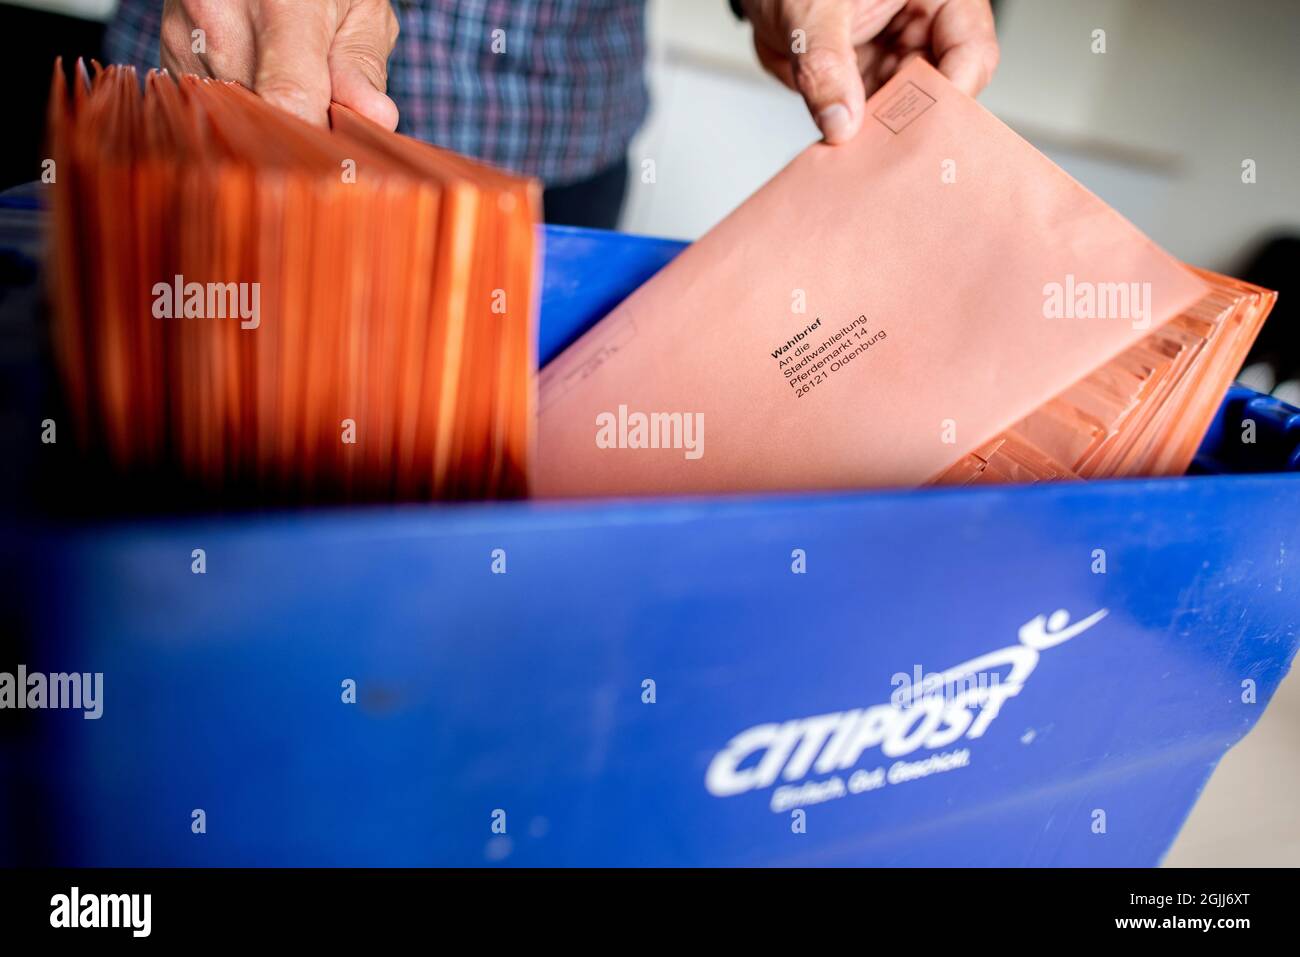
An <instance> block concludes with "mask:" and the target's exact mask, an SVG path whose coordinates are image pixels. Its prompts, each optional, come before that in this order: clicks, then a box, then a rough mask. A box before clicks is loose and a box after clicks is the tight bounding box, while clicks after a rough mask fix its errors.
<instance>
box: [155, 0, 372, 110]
mask: <svg viewBox="0 0 1300 957" xmlns="http://www.w3.org/2000/svg"><path fill="white" fill-rule="evenodd" d="M195 30H202V31H203V34H202V37H201V41H202V42H201V43H196V41H195V38H194V31H195ZM396 42H397V17H396V15H395V14H394V13H393V8H392V6H391V5H390V4H389V2H388V0H167V2H166V5H165V6H164V8H163V21H162V44H161V49H162V65H163V67H164V69H166V70H167V71H168V72H170V73H172V74H173V75H180V74H182V73H197V74H199V75H200V76H211V77H215V78H217V79H220V80H235V81H237V82H239V83H242V84H243V85H244V86H247V87H248V88H249V89H251V90H254V91H255V92H257V93H258V94H260V95H261V96H262V97H263V98H264V99H266V100H267V101H268V102H270V103H273V104H275V105H276V106H278V107H280V108H281V109H285V110H288V111H289V112H290V113H294V114H296V115H297V116H300V117H302V118H303V119H304V120H306V121H307V122H309V123H315V124H317V125H322V126H323V125H324V124H325V123H326V122H327V117H328V111H329V105H330V100H331V99H333V100H337V101H338V102H340V103H342V104H343V105H344V106H347V107H351V108H352V109H354V110H356V111H357V112H358V113H360V114H361V115H362V116H366V117H369V118H370V119H372V120H374V121H375V122H376V123H379V124H380V125H381V126H384V127H387V128H388V129H390V130H393V129H396V128H397V104H395V103H394V102H393V101H392V100H390V99H389V98H388V97H387V96H386V95H385V90H386V89H387V87H388V55H389V54H390V53H392V52H393V44H394V43H396ZM196 47H200V48H201V49H200V50H199V51H198V52H196Z"/></svg>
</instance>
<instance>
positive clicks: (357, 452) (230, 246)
mask: <svg viewBox="0 0 1300 957" xmlns="http://www.w3.org/2000/svg"><path fill="white" fill-rule="evenodd" d="M331 124H332V129H331V130H326V129H316V128H313V127H311V126H309V125H307V124H305V123H302V122H300V121H298V120H296V119H295V118H293V117H291V116H289V115H288V114H285V113H282V112H280V111H278V110H276V109H273V108H272V107H270V106H268V105H267V104H265V103H263V102H262V101H261V100H259V99H258V98H257V97H255V96H254V95H253V94H252V93H250V92H248V91H247V90H245V89H243V88H242V87H239V86H237V85H234V84H226V83H219V82H215V81H210V80H201V79H198V78H196V77H190V76H187V77H183V78H181V80H180V82H179V83H177V82H176V81H174V80H173V79H172V78H170V77H169V76H167V75H165V74H163V73H159V72H151V73H150V74H149V75H148V76H147V77H146V78H145V82H144V87H143V91H141V88H140V85H139V82H138V79H137V76H136V74H135V72H134V71H133V70H132V69H130V68H124V67H108V68H107V69H101V68H100V67H99V66H98V65H96V66H95V68H94V71H93V76H91V75H89V74H88V73H87V71H86V70H85V69H84V67H82V65H81V64H78V67H77V70H76V72H75V74H74V78H73V82H72V90H71V96H69V91H68V89H67V81H66V79H65V76H64V72H63V70H62V68H61V66H60V67H56V70H55V77H54V88H53V96H52V100H51V112H50V123H49V129H50V137H51V147H52V154H53V159H54V161H55V165H54V170H55V177H54V198H53V236H52V256H51V275H52V285H51V293H52V298H53V300H54V316H53V321H52V332H53V342H54V350H55V354H56V357H57V360H58V364H59V368H60V371H61V377H62V381H63V383H64V386H65V389H64V392H65V395H66V397H67V403H68V405H69V407H70V412H71V415H72V418H73V420H74V423H75V426H76V433H77V437H78V439H79V441H80V444H81V446H82V447H83V448H84V449H85V450H86V451H87V452H88V453H89V454H90V458H91V460H101V461H103V462H104V463H105V464H106V465H107V467H108V468H110V469H111V470H112V471H114V472H115V473H117V474H119V475H139V476H149V477H154V478H157V477H163V478H165V479H172V480H175V482H176V483H180V484H187V485H190V486H193V487H195V488H199V489H203V490H211V491H213V492H215V493H220V494H223V495H226V494H234V493H235V492H236V491H238V490H243V491H245V492H246V493H247V495H248V497H249V498H252V499H254V500H259V501H261V500H267V499H272V500H275V499H288V500H302V501H315V500H323V499H328V500H355V499H369V500H375V499H428V498H482V497H498V496H519V495H523V494H525V493H526V491H527V477H528V472H529V468H530V460H531V458H532V445H533V436H532V433H533V425H534V421H535V413H536V410H535V404H534V399H533V396H534V390H535V383H534V377H535V363H536V359H535V351H534V350H535V347H534V341H535V336H534V319H535V303H534V301H533V300H534V285H533V277H534V260H535V258H536V256H537V250H536V249H535V242H536V240H535V235H536V223H537V221H538V219H539V215H538V214H539V211H540V190H539V187H538V185H537V184H536V183H535V182H533V181H530V180H526V179H522V178H518V177H513V176H508V175H506V174H503V173H499V172H497V171H494V170H491V169H489V168H487V167H484V166H482V165H479V164H477V163H473V162H471V161H469V160H466V159H464V158H462V157H459V156H455V155H453V154H450V153H447V152H444V151H441V150H437V149H434V148H433V147H430V146H426V145H424V144H421V143H418V142H416V141H414V140H410V139H407V138H405V137H401V136H398V135H396V134H393V133H389V132H387V131H385V130H383V129H381V128H379V127H377V126H375V125H374V124H372V123H370V122H369V121H367V120H365V119H362V118H361V117H359V116H357V115H355V114H353V113H350V112H349V111H347V110H346V109H345V108H343V107H340V106H337V105H336V106H335V107H334V108H333V110H332V115H331ZM163 484H166V483H163Z"/></svg>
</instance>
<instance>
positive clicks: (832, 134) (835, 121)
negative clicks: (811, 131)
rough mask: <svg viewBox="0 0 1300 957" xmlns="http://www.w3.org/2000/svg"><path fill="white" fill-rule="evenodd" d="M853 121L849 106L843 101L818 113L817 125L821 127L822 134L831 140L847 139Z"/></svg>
mask: <svg viewBox="0 0 1300 957" xmlns="http://www.w3.org/2000/svg"><path fill="white" fill-rule="evenodd" d="M852 122H853V117H852V116H851V115H850V113H849V108H848V107H847V106H845V105H844V104H843V103H835V104H833V105H831V106H828V107H826V109H824V110H822V111H821V112H820V113H818V114H817V125H818V126H819V127H821V131H822V136H824V137H825V138H826V139H827V140H828V141H830V142H839V141H840V140H844V139H847V138H848V135H849V127H850V126H851V125H852Z"/></svg>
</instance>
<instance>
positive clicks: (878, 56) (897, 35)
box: [741, 0, 998, 143]
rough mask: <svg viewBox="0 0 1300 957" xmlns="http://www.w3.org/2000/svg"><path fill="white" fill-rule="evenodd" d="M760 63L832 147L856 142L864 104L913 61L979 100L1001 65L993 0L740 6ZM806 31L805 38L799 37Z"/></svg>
mask: <svg viewBox="0 0 1300 957" xmlns="http://www.w3.org/2000/svg"><path fill="white" fill-rule="evenodd" d="M741 6H742V8H743V9H744V11H745V16H746V17H747V18H748V19H749V21H750V23H752V24H753V26H754V49H755V50H756V51H757V52H758V60H759V62H760V63H761V64H762V65H763V67H764V69H766V70H767V71H768V72H769V73H771V74H773V75H774V76H775V77H776V78H777V79H778V80H780V81H781V82H782V83H784V84H785V85H786V86H788V87H790V88H791V89H792V90H795V91H797V92H798V93H800V94H802V95H803V98H804V101H805V102H806V103H807V104H808V110H809V112H811V113H812V115H813V119H814V120H815V121H816V123H817V126H818V128H819V129H820V130H821V131H822V136H824V137H825V138H826V141H827V142H828V143H844V142H847V141H848V140H851V139H852V138H853V137H854V135H856V134H857V132H858V129H859V128H860V127H861V126H862V117H863V114H864V112H865V111H864V110H863V108H862V104H863V102H864V101H865V100H866V98H867V97H868V96H870V95H871V94H872V93H874V92H875V91H876V90H877V89H878V88H879V87H880V86H881V85H882V84H884V83H885V81H886V80H888V79H889V78H890V77H891V76H893V75H894V74H895V73H897V72H898V69H899V67H900V66H902V65H903V63H905V62H906V61H907V60H908V59H910V58H911V57H912V56H916V55H921V56H924V57H926V58H927V59H928V60H929V61H930V62H931V63H933V64H934V65H935V66H937V67H938V68H939V70H940V72H942V73H943V74H944V76H946V77H947V78H948V79H949V80H951V81H952V82H953V83H954V84H955V85H956V86H957V87H958V89H960V90H962V91H963V92H965V93H968V94H969V95H971V96H974V95H975V94H976V93H978V92H979V91H980V90H982V89H984V87H985V86H986V85H987V84H988V82H989V80H990V79H992V77H993V71H994V70H995V69H996V68H997V65H998V41H997V36H996V34H995V33H994V32H993V11H992V9H991V8H990V7H989V0H741ZM796 31H802V32H796Z"/></svg>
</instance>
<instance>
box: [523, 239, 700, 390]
mask: <svg viewBox="0 0 1300 957" xmlns="http://www.w3.org/2000/svg"><path fill="white" fill-rule="evenodd" d="M685 248H686V243H683V242H678V241H677V240H673V239H651V238H649V237H646V236H629V235H627V234H625V233H607V232H601V231H598V230H594V229H577V228H574V227H572V226H547V227H546V228H545V231H544V237H543V249H544V255H545V260H544V261H545V263H546V268H545V269H544V270H543V276H542V306H541V321H540V326H541V328H540V330H539V333H538V340H539V341H538V350H537V351H538V356H539V357H540V361H541V363H542V365H545V364H546V363H548V362H550V361H551V360H552V359H554V358H555V357H556V356H557V355H559V354H560V352H562V351H563V350H564V348H565V347H566V346H568V345H569V344H570V343H571V342H573V340H574V339H576V338H577V337H578V336H579V335H581V334H582V333H583V332H585V331H586V330H587V328H588V327H590V326H591V325H592V324H593V323H595V322H596V320H598V319H600V318H601V317H602V316H604V315H605V314H606V313H608V312H609V311H610V310H611V309H613V308H614V307H615V306H616V305H618V304H619V303H620V302H622V301H623V300H624V299H626V298H627V296H628V293H630V292H631V291H632V290H633V289H636V288H637V287H638V286H640V285H641V284H642V283H643V282H645V281H646V280H647V279H649V278H650V277H651V276H653V275H654V274H655V273H657V272H658V271H659V270H660V269H662V268H663V267H664V266H666V265H667V264H668V263H669V262H670V261H671V260H672V258H673V257H674V256H676V255H677V254H678V253H679V252H681V251H682V250H683V249H685Z"/></svg>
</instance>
